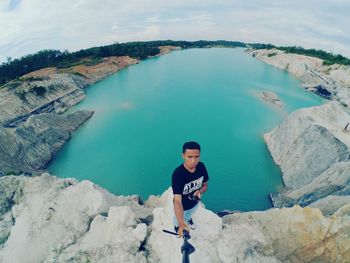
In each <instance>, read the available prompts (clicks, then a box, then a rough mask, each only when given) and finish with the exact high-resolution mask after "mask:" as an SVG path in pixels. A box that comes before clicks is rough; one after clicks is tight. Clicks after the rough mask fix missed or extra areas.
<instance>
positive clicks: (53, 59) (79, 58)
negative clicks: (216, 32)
mask: <svg viewBox="0 0 350 263" xmlns="http://www.w3.org/2000/svg"><path fill="white" fill-rule="evenodd" d="M160 46H178V47H181V48H183V49H186V48H204V47H214V46H222V47H246V46H249V47H252V48H255V49H272V48H277V49H280V50H283V51H285V52H287V53H295V54H302V55H307V56H312V57H318V58H321V59H323V60H324V64H326V65H331V64H343V65H350V59H348V58H346V57H343V56H342V55H335V54H332V53H328V52H325V51H322V50H316V49H305V48H302V47H295V46H293V47H277V46H274V45H272V44H260V43H253V44H245V43H242V42H235V41H225V40H218V41H205V40H200V41H194V42H189V41H172V40H162V41H149V42H129V43H121V44H119V43H116V44H112V45H107V46H100V47H92V48H88V49H84V50H80V51H76V52H68V51H63V52H62V51H60V50H43V51H39V52H37V53H35V54H31V55H26V56H23V57H21V58H18V59H14V60H12V59H10V58H9V59H8V61H7V62H4V63H2V64H1V65H0V85H2V84H4V83H6V82H9V81H10V80H13V79H16V78H18V77H20V76H22V75H24V74H27V73H29V72H32V71H35V70H39V69H42V68H46V67H58V68H67V67H70V66H73V65H77V64H81V63H84V64H86V65H93V64H97V63H99V62H101V61H102V58H103V57H109V56H130V57H132V58H137V59H140V60H142V59H145V58H148V57H152V56H154V55H157V54H159V52H160V49H159V47H160ZM86 58H89V59H86ZM84 59H85V60H84ZM38 92H39V93H40V94H42V92H43V91H39V90H38Z"/></svg>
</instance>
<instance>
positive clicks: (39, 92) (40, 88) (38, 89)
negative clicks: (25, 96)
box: [30, 86, 46, 97]
mask: <svg viewBox="0 0 350 263" xmlns="http://www.w3.org/2000/svg"><path fill="white" fill-rule="evenodd" d="M30 91H32V92H34V93H35V94H36V95H37V96H41V97H43V96H44V95H45V93H46V88H45V87H43V86H34V87H33V88H31V90H30Z"/></svg>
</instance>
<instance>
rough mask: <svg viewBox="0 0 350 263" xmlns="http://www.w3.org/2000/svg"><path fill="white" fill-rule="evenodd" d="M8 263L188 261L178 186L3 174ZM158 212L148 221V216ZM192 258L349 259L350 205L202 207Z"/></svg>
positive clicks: (2, 247)
mask: <svg viewBox="0 0 350 263" xmlns="http://www.w3.org/2000/svg"><path fill="white" fill-rule="evenodd" d="M0 193H2V195H1V196H2V198H0V201H1V203H0V206H1V208H2V209H0V211H2V212H1V213H0V218H1V221H0V235H1V237H2V239H1V240H2V243H0V262H4V263H12V262H181V254H180V247H181V245H182V240H181V239H179V238H177V237H176V236H172V235H168V234H165V233H163V232H162V230H163V229H171V228H172V226H173V224H172V218H173V205H172V192H171V189H168V190H167V191H166V192H165V193H164V194H163V195H162V196H161V197H152V198H150V199H149V200H148V201H147V202H146V203H145V205H144V206H141V205H139V203H138V198H137V197H136V196H132V197H122V196H114V195H112V194H110V193H108V192H107V191H105V190H103V189H102V188H100V187H98V186H97V185H94V184H93V183H91V182H89V181H82V182H78V181H77V180H75V179H70V178H67V179H59V178H56V177H53V176H50V175H48V174H43V175H42V176H38V177H25V176H5V177H2V178H0ZM150 210H153V216H154V220H153V221H151V220H150V221H149V222H148V227H147V225H146V224H145V223H142V221H143V220H144V219H145V218H149V217H150V214H149V211H150ZM193 220H194V221H195V222H196V223H197V229H196V230H193V231H191V233H190V234H191V236H192V238H191V239H190V242H191V243H192V245H194V246H195V248H196V251H195V253H194V254H192V255H191V256H190V257H191V262H204V263H205V262H266V263H270V262H298V263H299V262H347V259H348V258H349V256H350V238H349V236H350V204H346V205H344V206H342V207H341V208H340V209H338V210H337V211H336V212H335V213H334V214H333V215H332V216H331V217H329V218H327V217H324V216H323V215H322V214H321V212H320V210H319V209H317V208H309V207H306V208H301V207H298V206H295V207H293V208H283V209H270V210H267V211H263V212H249V213H235V214H232V215H228V216H225V217H224V218H220V217H218V216H217V215H216V214H214V213H213V212H211V211H209V210H207V209H205V208H204V207H203V206H200V207H199V208H198V210H197V212H196V213H195V215H194V216H193Z"/></svg>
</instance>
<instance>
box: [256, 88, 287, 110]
mask: <svg viewBox="0 0 350 263" xmlns="http://www.w3.org/2000/svg"><path fill="white" fill-rule="evenodd" d="M259 97H260V98H261V99H262V100H263V101H265V102H267V103H269V104H271V105H273V106H276V107H278V108H282V107H283V103H282V101H281V100H280V99H279V98H278V96H277V94H276V93H274V92H272V91H268V90H266V91H262V92H261V93H260V94H259Z"/></svg>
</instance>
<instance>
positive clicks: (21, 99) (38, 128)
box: [0, 56, 138, 176]
mask: <svg viewBox="0 0 350 263" xmlns="http://www.w3.org/2000/svg"><path fill="white" fill-rule="evenodd" d="M135 63H138V60H136V59H132V58H130V57H125V56H123V57H108V58H103V59H101V61H98V62H94V61H90V60H89V61H81V63H80V64H79V65H75V66H72V67H70V68H64V69H58V68H45V69H41V70H38V71H35V72H31V73H29V74H26V75H24V76H22V77H21V78H19V79H18V80H15V81H12V82H10V83H7V84H6V85H4V86H2V87H1V89H0V176H1V175H4V174H8V173H20V172H25V173H29V174H32V173H41V172H42V170H43V169H45V167H46V165H47V163H48V162H49V161H50V160H51V159H52V157H53V156H54V154H55V153H56V152H57V151H58V150H59V149H60V148H61V147H62V146H63V145H64V143H65V142H66V141H67V140H68V139H69V138H70V136H71V133H72V132H73V131H74V130H76V129H77V128H78V127H79V126H80V125H81V124H82V123H83V122H84V121H86V120H87V119H88V118H89V117H91V115H92V112H89V111H82V112H76V113H74V114H68V115H67V116H65V115H62V116H60V115H58V114H62V113H64V112H65V111H66V110H67V109H68V108H69V107H71V106H73V105H75V104H77V103H79V102H80V101H81V100H82V99H84V97H85V93H84V90H83V89H84V88H85V87H87V86H88V85H89V84H92V83H94V82H96V81H98V80H101V79H102V78H104V77H106V76H108V75H110V74H112V73H114V72H116V71H118V70H120V69H122V68H125V67H126V66H128V65H132V64H135Z"/></svg>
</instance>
